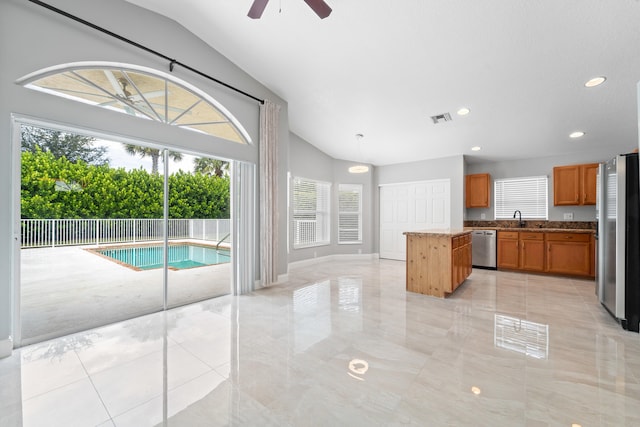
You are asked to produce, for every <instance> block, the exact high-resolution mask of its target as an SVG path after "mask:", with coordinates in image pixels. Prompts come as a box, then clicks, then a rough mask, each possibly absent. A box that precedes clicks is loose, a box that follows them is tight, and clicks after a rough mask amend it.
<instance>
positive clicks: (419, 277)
mask: <svg viewBox="0 0 640 427" xmlns="http://www.w3.org/2000/svg"><path fill="white" fill-rule="evenodd" d="M404 235H405V236H406V237H407V291H409V292H418V293H421V294H425V295H431V296H435V297H440V298H444V297H445V296H447V295H449V294H451V293H452V292H453V291H455V290H456V288H458V286H460V285H461V284H462V283H463V282H464V281H465V280H466V278H467V277H469V275H470V274H471V232H470V231H449V230H425V231H411V232H405V233H404Z"/></svg>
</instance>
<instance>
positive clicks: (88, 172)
mask: <svg viewBox="0 0 640 427" xmlns="http://www.w3.org/2000/svg"><path fill="white" fill-rule="evenodd" d="M162 191H163V176H162V175H157V174H151V173H149V172H147V171H146V170H144V169H136V170H131V171H127V170H125V169H123V168H118V169H114V168H110V167H109V166H108V165H102V166H96V165H89V164H87V163H85V162H83V161H77V162H75V163H72V162H70V161H68V160H67V159H66V158H65V157H60V158H58V159H56V158H55V157H54V155H53V154H51V153H49V152H42V151H40V150H37V151H36V152H22V186H21V192H20V196H21V217H22V218H34V219H35V218H41V219H44V218H162V216H163V211H162ZM229 212H230V210H229V177H216V176H215V175H213V176H210V175H205V174H201V173H195V174H193V173H187V172H182V171H180V172H177V173H175V174H172V175H170V176H169V217H170V218H175V219H179V218H229Z"/></svg>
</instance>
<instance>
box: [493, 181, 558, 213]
mask: <svg viewBox="0 0 640 427" xmlns="http://www.w3.org/2000/svg"><path fill="white" fill-rule="evenodd" d="M494 190H495V218H496V219H512V218H513V213H514V212H515V211H516V210H519V211H520V212H522V218H526V219H548V217H549V215H548V212H549V210H548V201H549V197H548V184H547V177H546V176H530V177H523V178H511V179H496V180H495V181H494Z"/></svg>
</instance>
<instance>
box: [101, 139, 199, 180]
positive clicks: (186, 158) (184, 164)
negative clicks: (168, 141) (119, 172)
mask: <svg viewBox="0 0 640 427" xmlns="http://www.w3.org/2000/svg"><path fill="white" fill-rule="evenodd" d="M94 147H107V149H108V151H107V154H106V157H108V158H109V166H111V167H112V168H125V169H126V170H132V169H140V167H142V168H143V169H145V170H146V171H148V172H151V157H144V158H141V157H140V156H139V155H136V156H132V155H131V154H129V153H127V152H126V151H125V148H124V144H122V143H120V142H113V141H107V140H102V139H99V140H96V141H95V142H94ZM194 159H195V156H192V155H189V154H183V155H182V160H181V161H179V162H175V161H173V160H171V161H170V163H169V174H172V173H175V172H178V171H179V170H180V169H182V170H183V171H185V172H192V171H193V160H194ZM159 169H160V173H162V161H160V164H159Z"/></svg>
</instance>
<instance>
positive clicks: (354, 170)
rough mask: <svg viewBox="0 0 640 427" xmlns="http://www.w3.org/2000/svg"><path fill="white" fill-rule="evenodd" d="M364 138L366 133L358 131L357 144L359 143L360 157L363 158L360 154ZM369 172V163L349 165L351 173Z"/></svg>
mask: <svg viewBox="0 0 640 427" xmlns="http://www.w3.org/2000/svg"><path fill="white" fill-rule="evenodd" d="M362 138H364V135H363V134H361V133H357V134H356V144H357V148H358V158H361V157H362V156H361V155H360V144H361V141H362ZM367 172H369V166H367V165H362V164H360V165H354V166H350V167H349V173H367Z"/></svg>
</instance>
